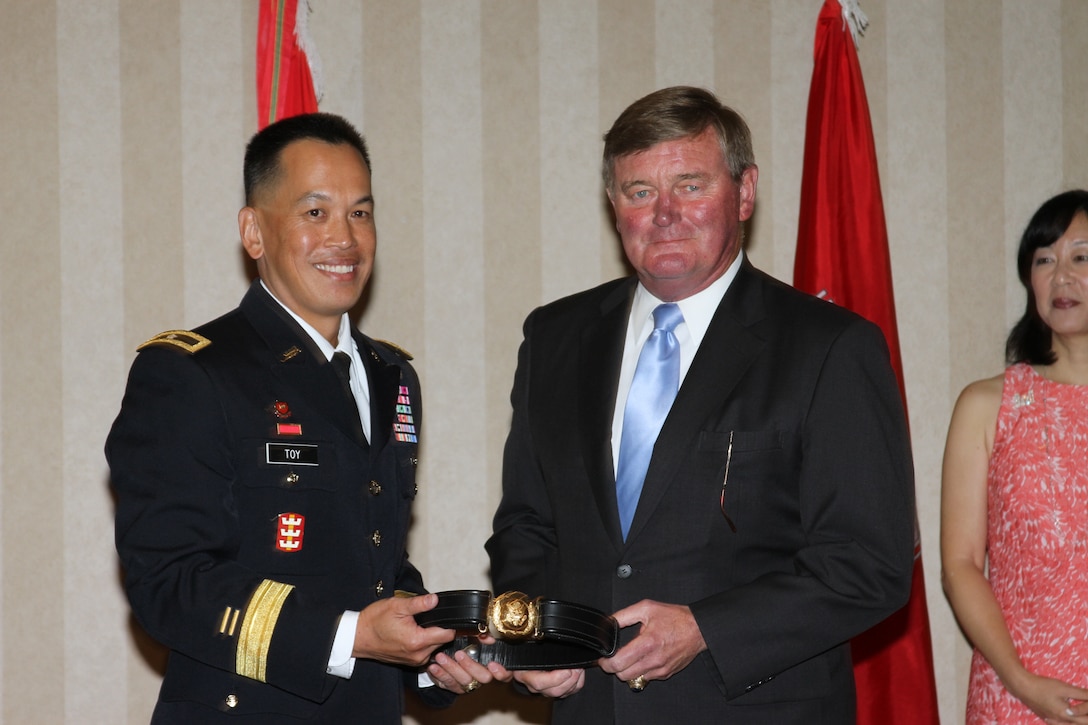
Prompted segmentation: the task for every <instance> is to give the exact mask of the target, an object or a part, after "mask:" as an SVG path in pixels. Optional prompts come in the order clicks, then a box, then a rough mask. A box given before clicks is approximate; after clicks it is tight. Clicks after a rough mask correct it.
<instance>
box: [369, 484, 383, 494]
mask: <svg viewBox="0 0 1088 725" xmlns="http://www.w3.org/2000/svg"><path fill="white" fill-rule="evenodd" d="M381 492H382V485H381V484H380V483H378V482H377V481H371V482H370V495H371V496H377V495H378V494H380V493H381Z"/></svg>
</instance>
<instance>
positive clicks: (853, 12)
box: [839, 0, 869, 50]
mask: <svg viewBox="0 0 1088 725" xmlns="http://www.w3.org/2000/svg"><path fill="white" fill-rule="evenodd" d="M839 5H841V6H842V24H843V29H844V30H845V29H846V26H850V37H852V38H853V39H854V49H855V50H856V49H857V47H858V36H859V35H864V34H865V29H866V28H867V27H869V18H867V17H866V16H865V13H864V12H862V10H861V5H860V4H858V0H839Z"/></svg>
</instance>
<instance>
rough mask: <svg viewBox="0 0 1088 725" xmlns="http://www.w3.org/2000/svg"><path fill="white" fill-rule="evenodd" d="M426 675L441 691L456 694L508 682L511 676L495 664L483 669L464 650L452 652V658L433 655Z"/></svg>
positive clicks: (490, 640)
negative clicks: (498, 682) (432, 660)
mask: <svg viewBox="0 0 1088 725" xmlns="http://www.w3.org/2000/svg"><path fill="white" fill-rule="evenodd" d="M482 641H486V642H493V641H494V640H493V639H491V638H490V637H487V636H485V637H483V638H482ZM469 649H471V647H470V648H469ZM427 674H428V675H430V676H431V680H432V681H433V682H434V683H435V684H436V685H438V686H439V687H441V688H442V689H443V690H449V691H450V692H456V693H458V694H464V693H467V692H472V691H473V690H475V689H476V688H478V687H479V686H480V685H486V684H487V683H488V682H491V681H492V680H498V681H500V682H509V680H510V678H511V677H512V676H513V675H512V673H511V672H510V671H509V670H507V669H506V668H505V667H503V666H502V665H500V664H498V663H497V662H492V663H490V664H488V665H487V667H484V666H483V665H481V664H480V663H479V662H477V661H476V660H474V659H472V657H471V656H470V655H469V653H468V652H467V651H466V650H460V651H457V652H454V653H453V657H450V656H449V655H447V654H445V653H444V652H439V653H438V654H437V655H435V657H434V662H432V663H431V665H430V666H429V667H428V668H427Z"/></svg>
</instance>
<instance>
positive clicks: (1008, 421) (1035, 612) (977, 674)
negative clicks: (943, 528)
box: [967, 364, 1088, 725]
mask: <svg viewBox="0 0 1088 725" xmlns="http://www.w3.org/2000/svg"><path fill="white" fill-rule="evenodd" d="M987 485H988V498H989V523H988V532H987V547H988V555H989V579H990V586H991V587H992V588H993V591H994V596H995V597H996V598H997V602H998V604H999V605H1000V606H1001V611H1002V612H1003V613H1004V615H1005V622H1006V624H1007V625H1008V627H1009V632H1010V633H1011V634H1012V640H1013V643H1014V644H1015V645H1016V649H1017V651H1018V652H1019V654H1020V658H1021V660H1022V661H1023V662H1024V665H1025V666H1026V667H1027V668H1028V670H1029V671H1031V672H1034V673H1035V674H1038V675H1043V676H1046V677H1054V678H1057V679H1059V680H1062V681H1064V682H1069V683H1071V684H1074V685H1078V686H1080V687H1085V686H1088V386H1081V385H1066V384H1062V383H1054V382H1051V381H1049V380H1047V379H1046V378H1044V377H1042V376H1041V375H1040V374H1039V373H1037V372H1035V370H1033V369H1032V368H1031V366H1029V365H1023V364H1020V365H1013V366H1011V367H1009V368H1008V369H1006V371H1005V382H1004V392H1003V393H1002V395H1001V410H1000V412H999V413H998V416H997V432H996V435H995V438H994V448H993V453H992V455H991V457H990V468H989V476H988V483H987ZM1041 722H1042V720H1040V719H1039V717H1038V716H1036V715H1035V714H1034V713H1033V712H1032V711H1031V710H1030V709H1028V708H1027V706H1025V705H1024V704H1023V703H1021V702H1020V701H1019V700H1017V699H1016V698H1015V697H1013V696H1012V695H1010V694H1009V693H1008V692H1007V691H1006V690H1005V688H1004V686H1002V684H1001V681H1000V680H999V679H998V677H997V674H996V673H995V672H994V670H993V668H991V667H990V665H989V664H988V663H987V662H986V660H985V659H984V658H983V657H982V656H981V655H980V654H979V652H978V651H977V650H976V651H975V652H974V656H973V658H972V661H971V682H970V686H969V689H968V696H967V723H968V725H982V724H983V723H986V724H987V725H989V724H990V723H1031V724H1032V725H1038V723H1041Z"/></svg>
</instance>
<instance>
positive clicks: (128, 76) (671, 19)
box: [0, 0, 1088, 725]
mask: <svg viewBox="0 0 1088 725" xmlns="http://www.w3.org/2000/svg"><path fill="white" fill-rule="evenodd" d="M313 5H314V12H313V15H312V18H311V24H312V28H313V32H314V34H315V36H316V41H317V45H318V47H319V49H320V52H321V56H322V59H323V61H324V68H325V71H326V81H327V90H326V95H325V100H324V102H323V103H322V108H323V109H324V110H329V111H335V112H339V113H343V114H345V115H346V116H347V117H349V118H350V119H352V120H353V121H355V122H357V123H358V125H359V126H360V127H361V128H362V129H363V131H364V133H365V134H366V136H367V137H368V139H369V141H370V143H371V145H372V149H373V160H374V174H375V175H374V183H375V191H376V196H377V200H378V202H377V204H378V205H377V208H378V224H379V231H380V241H381V244H380V247H379V262H378V265H379V266H378V270H377V272H376V277H375V279H374V282H373V284H372V290H371V295H370V305H369V308H368V310H367V313H366V315H365V317H364V319H363V321H362V326H363V328H364V329H365V330H366V331H367V332H369V333H370V334H373V335H376V336H379V337H387V338H390V339H394V340H397V341H399V342H400V343H402V344H403V345H404V346H405V347H406V348H408V349H409V350H411V351H412V352H413V353H414V354H415V355H416V359H417V362H418V367H419V371H420V373H421V376H422V378H423V382H424V386H425V387H424V390H425V394H426V403H427V427H426V435H425V443H424V446H425V447H424V451H423V464H422V493H421V496H420V498H419V499H418V501H419V505H418V508H417V520H416V525H415V528H414V530H413V535H412V536H413V552H414V557H415V559H416V562H417V563H418V564H419V565H420V567H421V568H422V569H423V571H424V572H425V573H426V574H427V575H428V578H429V584H430V585H431V587H432V588H436V589H443V588H460V587H485V586H486V582H487V578H486V566H487V564H486V558H485V555H484V552H483V550H482V547H481V545H482V543H483V540H484V539H485V537H486V536H487V534H488V531H489V519H490V514H491V512H492V510H493V509H494V506H495V505H496V503H497V500H498V496H499V467H500V457H501V449H502V442H503V437H504V432H505V429H506V426H507V423H508V417H509V413H508V406H507V394H508V391H509V385H510V381H511V377H512V374H513V366H514V362H515V352H516V349H517V345H518V342H519V340H520V323H521V320H522V318H523V317H524V315H525V314H526V313H527V312H528V311H529V310H530V309H531V308H532V307H534V306H536V305H538V304H540V303H542V302H545V301H548V300H551V299H554V298H555V297H557V296H560V295H563V294H565V293H568V292H572V291H575V290H578V289H581V288H584V287H587V286H590V285H594V284H596V283H598V282H600V281H603V280H605V279H608V278H611V277H614V276H616V275H618V274H620V273H621V272H622V265H621V262H620V256H619V250H618V245H617V244H616V241H615V239H614V237H613V236H612V234H611V231H610V229H609V225H608V222H607V217H606V215H605V213H604V205H603V197H602V194H601V192H600V189H599V184H598V178H597V166H598V158H599V154H600V137H601V134H602V133H603V131H604V130H605V129H606V128H607V127H608V125H609V124H610V122H611V121H612V119H613V118H614V117H615V116H616V114H617V113H618V112H619V111H620V110H621V109H622V108H623V107H624V106H625V105H626V104H627V103H628V102H630V101H631V100H633V99H634V98H636V97H638V96H640V95H642V94H643V93H645V92H648V91H650V90H652V89H654V88H656V87H659V86H663V85H669V84H674V83H689V84H698V85H705V86H708V87H711V88H713V89H715V90H716V91H717V92H718V93H719V94H720V95H721V96H722V97H723V98H724V99H725V100H726V101H727V102H729V103H732V104H734V105H736V107H737V108H738V109H740V110H741V111H742V112H743V113H744V114H745V115H746V117H747V118H748V120H749V121H750V123H751V125H752V127H753V129H754V134H755V141H756V154H757V158H758V160H759V162H760V166H761V170H762V173H761V175H760V182H761V183H760V190H759V203H758V210H757V218H756V220H755V222H754V225H753V229H752V235H751V237H752V244H751V247H750V250H749V251H750V255H751V257H752V258H753V259H754V260H755V262H756V263H757V264H758V265H760V266H762V267H764V268H765V269H767V270H768V271H770V272H771V273H772V274H774V275H776V276H778V277H780V278H782V279H785V280H787V281H788V280H789V279H790V277H791V274H792V261H793V248H794V243H795V237H796V219H797V205H798V195H799V180H800V172H801V168H800V165H801V155H802V145H803V140H804V114H805V107H806V102H807V95H808V82H809V74H810V72H811V54H812V39H813V32H814V28H815V17H816V14H817V12H818V10H819V8H820V5H821V0H769V1H768V0H717V1H714V0H686V1H685V2H680V1H679V0H595V1H594V0H537V1H536V2H530V1H514V0H397V1H396V2H385V1H379V0H372V1H370V2H352V1H350V0H314V2H313ZM863 8H864V10H865V11H866V12H867V13H868V14H869V16H870V18H871V20H872V26H871V28H870V30H869V32H868V33H867V34H866V36H865V37H864V39H863V41H862V46H861V59H862V65H863V68H864V72H865V78H866V83H867V88H868V93H869V101H870V106H871V110H872V115H873V122H874V126H875V129H876V136H877V147H878V153H879V156H880V164H881V175H882V181H883V186H884V198H885V204H886V212H887V218H888V225H889V235H890V239H891V247H892V250H891V251H892V264H893V269H894V274H895V285H896V291H897V293H898V294H897V306H898V310H899V315H900V317H899V329H900V334H901V335H902V338H903V339H902V343H903V351H904V365H905V372H906V379H907V393H908V396H909V409H910V414H911V428H912V431H913V435H914V447H915V462H916V468H917V480H918V509H919V516H920V520H921V529H922V539H923V554H924V559H925V563H926V565H927V566H926V575H927V588H928V594H929V609H930V616H931V621H932V627H933V637H934V651H935V656H936V667H937V676H938V680H939V687H940V695H941V708H942V717H943V721H944V722H945V723H956V722H961V721H962V709H963V701H964V692H965V689H966V666H967V655H968V649H967V647H966V645H965V644H964V642H963V639H962V637H961V636H960V634H959V632H958V630H957V628H956V626H955V624H954V622H953V620H952V617H951V614H950V611H949V609H948V606H947V604H946V603H945V600H944V598H943V597H942V595H941V593H940V588H939V583H938V574H939V572H938V564H937V562H938V556H937V534H938V531H937V521H938V496H939V472H940V458H941V450H942V447H943V440H944V432H945V427H946V425H947V420H948V416H949V413H950V410H951V406H952V403H953V401H954V398H955V395H956V394H957V392H958V391H959V389H960V388H961V387H962V386H963V385H964V384H965V383H967V382H968V381H970V380H972V379H975V378H978V377H982V376H987V375H992V374H994V373H996V372H997V371H998V370H999V369H1000V368H1001V364H1002V360H1001V351H1002V345H1003V338H1004V334H1005V331H1006V330H1007V327H1008V325H1009V324H1010V322H1011V321H1012V320H1013V319H1014V318H1015V317H1016V316H1017V313H1018V312H1019V308H1020V306H1021V304H1022V299H1023V298H1022V293H1021V291H1020V288H1019V287H1018V285H1017V284H1016V281H1015V275H1014V273H1013V271H1012V264H1011V259H1012V250H1013V249H1014V247H1015V244H1016V240H1017V237H1018V235H1019V232H1020V230H1021V229H1022V227H1023V225H1024V223H1025V222H1026V220H1027V217H1028V215H1029V214H1030V212H1031V211H1032V210H1033V209H1034V208H1035V207H1036V206H1037V205H1038V204H1039V203H1040V202H1041V201H1042V200H1043V199H1044V198H1045V197H1047V196H1049V195H1051V194H1052V193H1055V192H1057V191H1058V190H1061V189H1063V188H1066V187H1070V186H1075V185H1080V186H1085V185H1088V83H1086V80H1088V78H1086V71H1085V64H1084V58H1085V57H1086V51H1088V2H1085V0H1033V1H1032V2H1025V1H1024V0H863ZM256 16H257V12H256V2H254V1H252V0H250V1H249V2H240V1H237V0H236V1H235V2H222V0H217V1H213V0H184V1H182V0H156V1H155V2H148V1H147V0H55V2H39V1H37V0H0V28H3V29H4V40H3V42H0V90H2V93H0V218H2V225H0V430H2V440H0V509H2V514H0V702H2V705H0V720H2V722H4V723H12V724H22V723H74V724H76V723H78V724H80V725H82V724H84V723H125V722H129V723H141V722H146V721H147V716H148V713H149V712H150V707H151V705H152V703H153V701H154V697H155V692H156V688H157V683H158V675H157V674H156V667H158V666H159V665H160V664H161V657H162V653H161V651H160V650H159V649H158V648H157V647H156V646H155V645H154V644H153V643H150V642H148V641H147V640H146V638H144V637H142V636H141V635H140V633H139V631H138V629H137V628H135V627H134V626H133V625H132V624H131V621H130V618H129V615H128V612H127V608H126V605H125V602H124V599H123V597H122V594H121V592H120V589H119V586H118V570H117V564H116V561H115V556H114V552H113V549H112V530H111V515H112V504H111V501H110V498H109V495H108V492H107V484H106V481H107V471H106V467H105V463H104V461H103V458H102V454H101V448H102V443H103V439H104V436H105V433H106V430H107V428H108V426H109V424H110V422H111V421H112V418H113V416H114V415H115V413H116V410H117V407H118V404H119V400H120V396H121V393H122V389H123V385H124V379H125V374H126V371H127V368H128V366H129V364H130V363H131V360H132V357H133V350H134V348H135V346H136V345H137V344H138V343H139V342H140V341H142V340H143V339H146V338H147V337H149V336H150V335H152V334H154V333H155V332H158V331H159V330H162V329H166V328H170V327H180V326H191V325H196V324H199V323H200V322H203V321H205V320H207V319H209V318H211V317H213V316H215V315H217V314H219V313H220V312H223V311H225V310H226V309H228V308H230V307H232V306H233V305H234V304H235V303H236V302H237V300H238V299H239V298H240V296H241V294H242V292H243V291H244V289H245V284H246V281H245V273H244V268H243V265H242V261H241V260H242V257H241V254H240V251H239V245H238V242H237V232H236V227H235V222H234V219H235V213H236V210H237V208H238V206H239V205H240V202H241V182H240V165H241V158H242V151H243V145H244V142H245V140H246V139H247V137H248V136H249V135H250V133H251V132H252V131H253V130H254V128H255V111H254V91H253V80H252V79H253V76H254V73H253V69H254V60H253V54H254V29H255V25H256ZM889 707H895V703H889ZM542 716H543V715H542V710H541V708H540V707H538V706H535V705H533V704H531V703H528V702H526V701H525V700H524V699H523V698H518V697H515V696H513V695H511V694H510V693H507V692H504V691H502V690H501V689H499V688H491V689H490V690H485V691H484V692H483V693H479V694H476V695H473V696H472V697H471V698H465V699H463V701H462V703H461V704H460V705H458V706H457V707H455V708H454V709H453V710H451V711H447V712H445V713H443V714H441V715H435V714H432V713H427V712H422V713H420V712H418V711H416V712H415V715H414V718H415V720H414V721H418V722H434V723H467V722H474V723H516V722H534V721H539V720H540V718H541V717H542Z"/></svg>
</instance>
